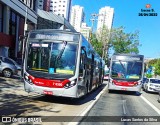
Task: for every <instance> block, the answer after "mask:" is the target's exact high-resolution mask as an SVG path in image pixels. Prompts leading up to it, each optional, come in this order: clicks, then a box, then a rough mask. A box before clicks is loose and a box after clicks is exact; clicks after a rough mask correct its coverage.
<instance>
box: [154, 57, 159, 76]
mask: <svg viewBox="0 0 160 125" xmlns="http://www.w3.org/2000/svg"><path fill="white" fill-rule="evenodd" d="M155 75H160V60H159V59H157V63H155Z"/></svg>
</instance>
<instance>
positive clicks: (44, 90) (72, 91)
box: [24, 81, 78, 98]
mask: <svg viewBox="0 0 160 125" xmlns="http://www.w3.org/2000/svg"><path fill="white" fill-rule="evenodd" d="M24 88H25V91H26V92H28V93H30V92H34V93H38V94H44V95H53V96H63V97H71V98H78V94H77V86H76V85H75V86H73V87H71V88H67V89H66V88H49V87H42V86H36V85H34V84H32V85H31V84H29V83H28V82H26V81H25V82H24Z"/></svg>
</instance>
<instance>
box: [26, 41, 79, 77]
mask: <svg viewBox="0 0 160 125" xmlns="http://www.w3.org/2000/svg"><path fill="white" fill-rule="evenodd" d="M77 48H78V44H75V43H73V42H67V41H44V40H37V41H35V40H34V41H31V42H30V43H29V46H28V56H27V57H28V58H27V70H29V71H41V73H47V74H70V75H74V72H75V66H76V54H77Z"/></svg>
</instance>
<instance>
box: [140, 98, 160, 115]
mask: <svg viewBox="0 0 160 125" xmlns="http://www.w3.org/2000/svg"><path fill="white" fill-rule="evenodd" d="M140 97H141V98H142V99H143V100H144V101H145V102H146V103H147V104H148V105H149V106H151V107H152V108H153V109H154V110H155V111H156V112H157V113H158V114H159V115H160V110H159V109H158V108H157V107H155V106H154V105H153V104H152V103H151V102H149V101H148V100H147V99H146V98H145V97H143V96H142V95H141V96H140Z"/></svg>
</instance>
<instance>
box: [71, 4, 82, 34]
mask: <svg viewBox="0 0 160 125" xmlns="http://www.w3.org/2000/svg"><path fill="white" fill-rule="evenodd" d="M84 16H85V14H84V8H83V7H81V6H79V5H75V6H72V9H71V19H70V24H71V25H72V26H73V27H74V28H75V30H76V31H77V32H80V29H81V24H82V22H84Z"/></svg>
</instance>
